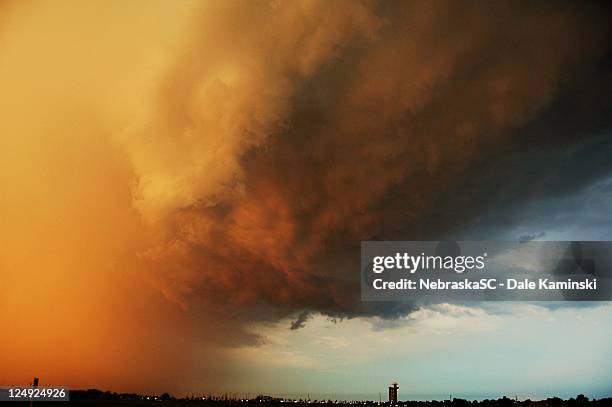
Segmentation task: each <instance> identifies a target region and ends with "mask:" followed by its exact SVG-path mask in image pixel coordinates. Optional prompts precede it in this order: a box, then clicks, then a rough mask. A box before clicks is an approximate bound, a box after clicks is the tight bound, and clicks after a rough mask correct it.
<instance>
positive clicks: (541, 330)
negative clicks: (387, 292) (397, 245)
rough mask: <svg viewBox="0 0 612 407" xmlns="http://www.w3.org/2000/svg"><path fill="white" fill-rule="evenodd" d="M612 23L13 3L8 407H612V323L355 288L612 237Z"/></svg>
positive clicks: (592, 308) (0, 161)
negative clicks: (473, 250) (427, 251)
mask: <svg viewBox="0 0 612 407" xmlns="http://www.w3.org/2000/svg"><path fill="white" fill-rule="evenodd" d="M609 21H610V10H609V8H608V6H607V5H606V4H605V3H604V2H602V3H597V2H589V3H579V2H575V3H574V2H563V3H553V2H539V3H534V4H531V3H518V2H502V1H493V2H486V3H482V2H479V3H477V2H452V1H449V2H445V1H423V2H420V1H416V2H378V1H346V2H344V1H333V2H329V1H323V0H321V1H304V2H294V1H292V2H285V1H244V2H239V1H223V2H221V1H211V2H205V1H186V0H185V1H180V2H176V1H169V0H163V1H162V0H147V1H144V0H143V1H130V2H121V1H88V2H83V1H71V0H64V1H61V2H58V1H29V0H25V1H12V0H8V1H3V2H1V3H0V95H1V96H0V114H1V119H0V191H2V193H1V194H0V220H1V228H0V277H1V278H2V282H3V284H2V285H1V286H0V324H1V326H2V327H4V329H3V330H2V332H3V333H2V335H1V339H0V345H1V346H0V366H2V369H0V384H24V383H28V382H29V381H31V378H32V377H33V376H35V375H36V376H39V377H40V378H41V383H44V384H65V385H69V386H71V387H98V388H102V389H111V390H117V391H124V390H126V391H127V390H129V391H140V392H145V391H150V392H155V393H161V392H164V391H169V392H173V393H185V392H209V391H211V392H216V391H230V392H238V393H245V392H252V393H254V392H258V391H266V392H275V393H281V392H283V393H302V394H304V393H309V392H310V393H317V392H318V393H331V392H336V393H363V392H367V393H373V394H377V393H378V392H379V391H383V392H384V391H385V386H386V385H387V384H388V383H389V382H390V381H392V380H398V381H399V382H400V386H401V388H400V397H410V395H419V394H436V395H447V394H451V393H452V394H456V395H459V394H464V395H473V396H477V395H482V394H487V395H491V394H496V393H500V394H501V393H508V394H513V395H514V394H518V395H535V396H539V395H549V394H561V395H568V394H574V393H578V392H584V393H585V394H589V395H610V390H612V389H610V385H609V383H610V379H611V378H612V371H611V370H610V369H611V363H610V362H612V360H611V359H612V352H610V351H609V349H607V343H608V338H609V337H610V333H611V332H610V329H611V326H612V325H611V324H610V323H611V322H612V321H611V319H612V309H611V308H610V306H609V305H608V304H607V303H602V304H588V305H587V306H584V305H583V306H580V307H574V306H569V305H565V304H552V305H551V304H537V305H534V304H467V305H466V304H439V305H435V306H429V307H422V306H420V304H418V303H412V302H410V303H408V302H407V303H402V304H385V305H380V304H373V303H362V302H361V301H360V298H359V270H358V262H359V253H358V250H359V242H360V240H367V239H372V240H374V239H404V240H424V239H432V240H437V239H442V238H456V239H473V240H485V239H504V240H515V239H519V238H521V237H526V236H531V237H535V238H538V239H551V240H555V239H558V240H579V239H582V240H591V239H592V240H608V239H610V237H612V222H611V221H610V218H609V213H611V210H612V208H611V205H612V204H611V197H612V160H610V157H611V156H612V135H611V134H612V133H610V130H611V127H612V126H611V125H612V115H611V113H612V112H611V111H610V106H612V103H611V101H610V95H611V94H612V92H610V91H611V90H612V77H611V76H610V66H611V61H612V59H611V56H612V55H611V53H610V44H612V41H610V34H611V33H610V30H611V28H610V24H609ZM300 316H301V317H300ZM296 322H298V323H296ZM291 326H293V327H294V328H299V329H290V327H291Z"/></svg>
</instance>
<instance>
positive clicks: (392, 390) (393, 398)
mask: <svg viewBox="0 0 612 407" xmlns="http://www.w3.org/2000/svg"><path fill="white" fill-rule="evenodd" d="M398 389H399V386H398V384H397V382H393V383H391V386H389V403H391V404H397V391H398Z"/></svg>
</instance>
